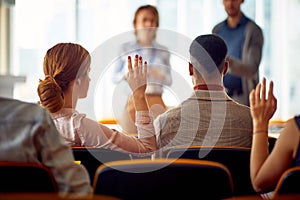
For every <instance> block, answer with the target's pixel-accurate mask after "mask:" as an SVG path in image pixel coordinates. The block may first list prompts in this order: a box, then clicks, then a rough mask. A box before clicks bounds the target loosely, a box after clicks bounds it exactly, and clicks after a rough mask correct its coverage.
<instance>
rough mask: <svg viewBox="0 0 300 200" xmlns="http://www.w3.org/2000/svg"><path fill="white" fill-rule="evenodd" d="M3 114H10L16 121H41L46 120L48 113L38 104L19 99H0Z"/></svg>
mask: <svg viewBox="0 0 300 200" xmlns="http://www.w3.org/2000/svg"><path fill="white" fill-rule="evenodd" d="M0 105H1V113H2V114H6V113H9V114H10V117H11V116H14V119H17V118H19V119H24V118H28V119H32V120H37V119H38V121H40V120H42V119H44V118H45V117H46V116H47V115H48V116H47V117H49V116H50V115H49V114H48V112H47V111H46V110H45V109H44V108H43V107H41V106H40V105H39V104H38V103H32V102H25V101H21V100H18V99H9V98H0Z"/></svg>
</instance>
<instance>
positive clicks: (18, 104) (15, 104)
mask: <svg viewBox="0 0 300 200" xmlns="http://www.w3.org/2000/svg"><path fill="white" fill-rule="evenodd" d="M0 103H1V107H3V106H6V108H9V109H10V110H24V109H29V110H31V111H41V112H44V109H43V108H42V107H41V106H40V105H39V104H38V103H33V102H26V101H21V100H18V99H11V98H2V97H0Z"/></svg>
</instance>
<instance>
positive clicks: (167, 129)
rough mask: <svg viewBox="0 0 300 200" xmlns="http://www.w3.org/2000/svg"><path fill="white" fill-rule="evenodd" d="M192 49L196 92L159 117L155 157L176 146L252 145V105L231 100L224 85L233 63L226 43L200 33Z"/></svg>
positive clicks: (215, 36) (155, 125) (192, 74)
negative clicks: (229, 58)
mask: <svg viewBox="0 0 300 200" xmlns="http://www.w3.org/2000/svg"><path fill="white" fill-rule="evenodd" d="M189 52H190V60H191V63H189V66H188V69H189V73H190V76H191V77H192V82H193V85H194V93H193V94H192V95H191V97H190V98H188V99H186V100H185V101H183V102H182V103H181V104H180V105H179V106H177V107H174V108H172V109H170V110H168V111H166V112H165V113H163V114H161V115H159V116H158V117H157V118H156V119H155V121H154V127H155V132H156V137H157V144H158V151H157V152H156V153H155V155H154V157H166V155H167V153H168V151H169V150H170V149H172V148H174V147H176V146H191V145H199V146H214V145H222V146H240V147H251V142H252V118H251V114H250V108H249V107H248V106H245V105H242V104H239V103H237V102H236V101H234V100H233V99H231V98H230V97H229V96H228V95H227V94H226V92H225V89H224V86H223V77H224V75H225V73H226V72H227V69H228V65H229V64H230V63H228V62H227V61H226V55H227V46H226V44H225V42H224V41H223V40H222V39H221V38H220V37H219V36H217V35H214V34H208V35H200V36H198V37H196V38H195V39H194V40H193V42H192V43H191V45H190V49H189Z"/></svg>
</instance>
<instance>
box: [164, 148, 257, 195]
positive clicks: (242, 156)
mask: <svg viewBox="0 0 300 200" xmlns="http://www.w3.org/2000/svg"><path fill="white" fill-rule="evenodd" d="M250 153H251V149H250V148H244V147H236V146H212V147H210V146H188V147H178V148H174V149H172V150H171V151H170V152H169V153H168V155H167V157H168V158H189V159H197V160H210V161H215V162H219V163H222V164H224V165H225V166H226V167H227V168H228V169H229V171H230V173H231V175H232V180H233V184H234V195H236V196H241V195H252V194H256V192H255V190H254V189H253V186H252V183H251V178H250Z"/></svg>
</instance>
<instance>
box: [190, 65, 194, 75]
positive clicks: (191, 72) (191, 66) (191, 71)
mask: <svg viewBox="0 0 300 200" xmlns="http://www.w3.org/2000/svg"><path fill="white" fill-rule="evenodd" d="M189 72H190V76H193V74H194V67H193V65H192V63H190V62H189Z"/></svg>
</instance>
